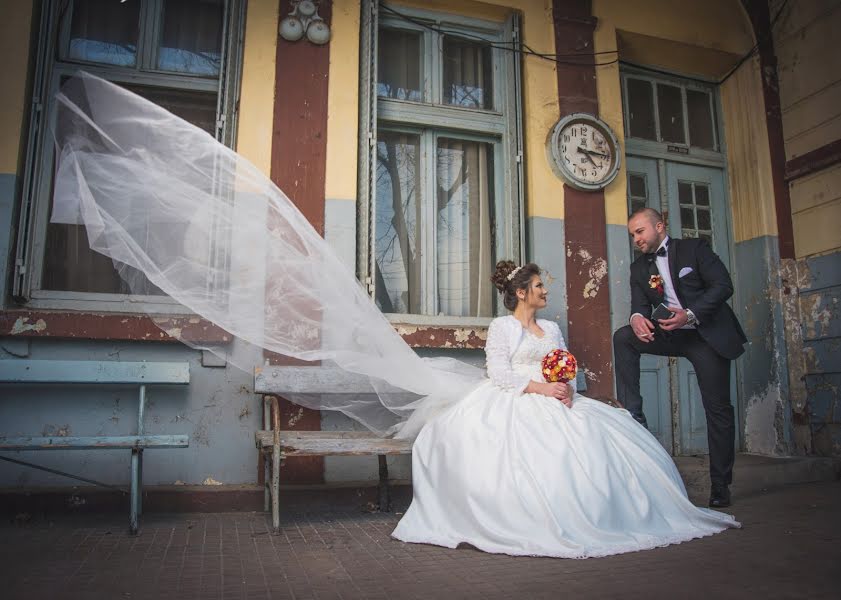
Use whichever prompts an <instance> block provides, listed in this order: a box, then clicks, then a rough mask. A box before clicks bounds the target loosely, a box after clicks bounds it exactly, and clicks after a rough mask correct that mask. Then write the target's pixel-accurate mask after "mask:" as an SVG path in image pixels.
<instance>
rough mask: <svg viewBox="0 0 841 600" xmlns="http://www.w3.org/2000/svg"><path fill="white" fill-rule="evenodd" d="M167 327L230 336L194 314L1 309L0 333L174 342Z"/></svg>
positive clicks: (197, 335) (186, 333)
mask: <svg viewBox="0 0 841 600" xmlns="http://www.w3.org/2000/svg"><path fill="white" fill-rule="evenodd" d="M167 331H172V332H173V333H174V332H175V331H177V332H178V333H179V334H180V336H181V337H182V338H184V339H188V340H190V341H193V342H198V343H216V344H224V343H229V342H230V341H231V340H232V337H231V335H230V334H229V333H228V332H227V331H225V330H224V329H222V328H220V327H217V326H216V325H214V324H213V323H211V322H210V321H207V320H205V319H202V318H200V317H198V316H195V315H190V316H161V317H155V318H152V317H149V316H146V315H136V314H113V313H111V314H107V313H90V312H69V311H48V310H5V311H0V337H2V336H10V337H15V338H70V339H83V340H123V341H156V342H177V341H178V340H177V339H176V338H174V337H172V336H171V335H169V334H168V333H167Z"/></svg>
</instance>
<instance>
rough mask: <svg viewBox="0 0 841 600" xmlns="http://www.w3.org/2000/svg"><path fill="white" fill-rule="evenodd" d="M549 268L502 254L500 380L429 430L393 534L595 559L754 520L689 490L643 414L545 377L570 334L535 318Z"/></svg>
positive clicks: (495, 344) (491, 350)
mask: <svg viewBox="0 0 841 600" xmlns="http://www.w3.org/2000/svg"><path fill="white" fill-rule="evenodd" d="M539 273H540V270H539V268H538V267H537V266H536V265H534V264H527V265H524V266H522V267H519V268H515V266H514V263H512V262H510V261H503V262H500V263H499V264H498V265H497V270H496V274H495V275H494V283H495V285H496V286H497V288H498V289H500V291H501V292H502V293H503V295H504V300H505V304H506V307H507V308H508V309H509V310H512V311H513V314H512V315H511V316H507V317H500V318H498V319H495V320H494V321H493V322H492V323H491V326H490V328H489V330H488V339H487V343H486V354H487V368H488V376H489V378H490V380H489V381H487V382H485V383H484V384H482V385H481V386H480V387H479V388H477V389H476V390H475V391H473V392H472V393H471V394H469V395H468V396H467V397H465V398H464V399H463V400H461V401H460V402H458V403H457V404H455V405H454V406H453V407H451V408H450V409H448V410H447V411H446V412H444V413H443V414H441V415H440V416H438V417H437V418H435V419H434V420H432V421H431V422H430V423H428V424H427V425H426V426H425V427H424V428H423V429H422V430H421V432H420V434H419V435H418V437H417V440H416V441H415V444H414V447H413V455H412V484H413V491H414V498H413V500H412V504H411V506H410V507H409V510H408V511H407V512H406V514H405V516H404V517H403V518H402V519H401V521H400V523H399V524H398V525H397V528H396V529H395V530H394V532H393V533H392V536H393V537H395V538H397V539H399V540H402V541H404V542H419V543H428V544H437V545H440V546H446V547H448V548H455V547H456V546H458V545H459V544H460V543H468V544H471V545H473V546H474V547H476V548H478V549H480V550H484V551H486V552H495V553H503V554H511V555H540V556H554V557H564V558H588V557H596V556H607V555H611V554H619V553H622V552H632V551H635V550H645V549H648V548H655V547H658V546H664V545H667V544H674V543H679V542H683V541H686V540H690V539H693V538H698V537H703V536H707V535H712V534H714V533H718V532H720V531H723V530H724V529H727V528H728V527H740V525H739V523H738V522H736V520H735V519H734V518H733V517H732V516H730V515H727V514H724V513H721V512H716V511H714V510H709V509H705V508H698V507H695V506H694V505H693V504H692V503H691V502H690V501H689V499H688V497H687V495H686V489H685V487H684V485H683V482H682V480H681V478H680V474H679V473H678V471H677V468H676V467H675V464H674V462H673V461H672V459H671V457H670V456H669V454H668V453H667V452H666V451H665V450H664V449H663V447H662V446H661V445H660V443H659V442H658V441H657V440H656V438H654V436H653V435H651V434H650V433H649V432H648V430H647V429H645V428H644V427H643V426H642V425H640V424H639V423H637V422H636V421H635V420H634V419H633V418H632V417H631V415H630V413H628V412H627V411H625V410H622V409H616V408H613V407H611V406H609V405H607V404H604V403H602V402H599V401H597V400H592V399H590V398H586V397H584V396H581V395H579V394H575V392H574V385H568V384H563V383H545V382H544V380H543V377H542V374H541V360H542V358H543V357H544V356H545V355H546V354H547V353H548V352H550V351H551V350H553V349H555V348H561V349H565V345H564V340H563V337H562V335H561V332H560V329H559V328H558V326H557V324H556V323H554V322H552V321H547V320H543V319H536V318H535V313H536V311H537V310H538V309H540V308H543V307H544V306H546V290H545V288H544V286H543V282H542V281H541V278H540V275H539Z"/></svg>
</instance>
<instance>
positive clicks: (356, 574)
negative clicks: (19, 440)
mask: <svg viewBox="0 0 841 600" xmlns="http://www.w3.org/2000/svg"><path fill="white" fill-rule="evenodd" d="M407 503H408V497H403V498H402V499H396V510H395V512H394V513H371V512H361V511H360V510H358V509H357V508H355V507H354V506H352V505H350V506H349V505H347V504H341V503H335V504H330V503H329V502H319V503H317V504H308V505H300V506H290V507H286V510H285V511H284V513H283V516H282V522H281V530H280V532H279V533H278V534H274V533H272V532H271V529H270V526H269V522H268V520H267V516H266V515H264V514H262V513H225V514H186V515H185V514H146V515H144V518H143V529H142V531H141V533H140V535H139V536H136V537H132V536H129V535H128V534H127V533H126V532H125V523H124V518H123V516H122V515H101V516H96V515H75V516H74V515H63V516H52V517H50V518H49V519H47V518H45V517H44V518H38V517H35V518H33V519H31V520H30V521H29V522H28V523H25V524H23V525H20V524H17V523H16V522H14V521H6V522H3V523H0V565H2V579H1V581H2V582H3V583H2V585H3V589H2V592H0V596H1V597H2V598H3V599H4V600H7V599H9V600H17V599H21V600H24V599H30V598H32V599H36V600H40V599H41V598H43V599H50V600H52V599H65V598H67V599H77V598H78V599H89V598H90V599H100V598H107V599H109V600H110V599H121V598H129V599H138V598H140V599H143V598H150V599H151V598H154V599H156V600H158V599H165V598H178V599H190V598H201V599H202V600H210V599H217V598H218V599H225V600H229V599H252V598H253V599H261V600H263V599H287V598H289V599H294V600H304V599H307V598H312V599H313V600H335V599H340V600H350V599H355V598H366V599H372V600H373V599H378V598H382V599H388V600H394V599H403V598H407V599H408V598H424V599H429V598H436V599H437V598H446V599H450V598H518V599H519V598H535V599H540V598H547V599H549V598H551V599H553V600H554V599H556V598H559V597H573V596H578V597H583V598H620V597H621V598H623V599H627V598H670V597H681V598H690V599H691V598H709V597H716V598H754V597H757V598H760V597H761V598H815V599H820V598H838V597H839V592H840V591H841V578H839V575H838V572H839V571H838V565H839V564H841V484H840V483H838V482H825V483H811V484H799V485H794V486H788V487H783V488H778V489H774V490H770V491H766V492H758V493H754V494H752V495H744V496H738V497H737V498H736V504H735V505H734V507H733V512H734V513H735V514H736V515H737V517H738V518H739V519H740V520H741V521H742V523H743V525H744V528H743V529H741V530H738V531H736V530H731V531H727V532H724V533H723V534H720V535H716V536H712V537H709V538H704V539H700V540H694V541H691V542H686V543H683V544H679V545H675V546H669V547H666V548H659V549H656V550H650V551H645V552H635V553H630V554H624V555H620V556H614V557H608V558H601V559H588V560H558V559H550V558H526V557H519V558H515V557H509V556H501V555H491V554H486V553H482V552H479V551H477V550H475V549H473V548H470V547H460V548H458V549H455V550H452V549H446V548H438V547H435V546H423V545H415V544H404V543H402V542H398V541H396V540H393V539H391V538H390V535H389V534H390V532H391V530H392V529H393V528H394V526H395V525H396V523H397V521H398V519H399V518H400V513H402V512H403V510H405V508H406V504H407Z"/></svg>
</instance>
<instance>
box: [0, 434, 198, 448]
mask: <svg viewBox="0 0 841 600" xmlns="http://www.w3.org/2000/svg"><path fill="white" fill-rule="evenodd" d="M189 446H190V441H189V439H188V437H187V436H186V435H127V436H100V437H69V436H68V437H61V436H54V437H17V438H8V437H0V450H92V449H103V448H109V449H110V448H113V449H118V450H132V449H148V448H188V447H189Z"/></svg>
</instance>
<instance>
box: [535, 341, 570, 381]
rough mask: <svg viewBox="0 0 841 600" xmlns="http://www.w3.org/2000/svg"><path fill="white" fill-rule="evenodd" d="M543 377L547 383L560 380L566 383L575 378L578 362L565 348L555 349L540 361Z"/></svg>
mask: <svg viewBox="0 0 841 600" xmlns="http://www.w3.org/2000/svg"><path fill="white" fill-rule="evenodd" d="M541 366H542V370H543V378H544V379H545V380H546V381H548V382H549V383H554V382H556V381H562V382H564V383H567V382H568V381H572V380H573V379H575V374H576V373H577V372H578V362H577V361H576V360H575V357H574V356H573V355H572V354H571V353H569V352H567V351H566V350H560V349H557V348H556V349H555V350H552V351H551V352H550V353H549V354H547V355H546V356H544V357H543V361H542V362H541Z"/></svg>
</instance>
